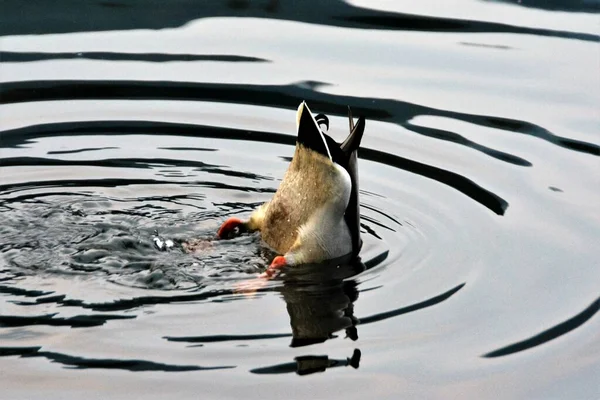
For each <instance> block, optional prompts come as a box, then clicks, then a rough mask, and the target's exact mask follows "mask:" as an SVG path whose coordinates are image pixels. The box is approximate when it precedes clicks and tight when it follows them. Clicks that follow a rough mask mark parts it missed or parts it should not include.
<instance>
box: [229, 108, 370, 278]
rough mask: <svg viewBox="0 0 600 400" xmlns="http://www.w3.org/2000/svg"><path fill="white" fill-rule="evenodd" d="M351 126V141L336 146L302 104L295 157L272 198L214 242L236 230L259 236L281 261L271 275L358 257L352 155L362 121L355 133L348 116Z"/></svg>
mask: <svg viewBox="0 0 600 400" xmlns="http://www.w3.org/2000/svg"><path fill="white" fill-rule="evenodd" d="M320 117H321V120H323V118H324V119H325V120H326V117H324V116H320ZM350 120H351V123H350V128H351V133H350V136H349V137H348V139H346V141H345V142H344V143H343V144H342V145H341V146H340V145H339V144H337V143H336V142H335V141H333V139H331V138H330V137H329V136H327V135H326V134H325V133H324V132H322V130H321V128H320V126H319V125H318V123H317V121H316V120H315V118H314V117H313V116H312V114H311V113H310V110H309V109H308V106H307V105H306V103H304V102H303V103H302V104H300V107H299V108H298V114H297V125H298V139H297V143H296V149H295V152H294V157H293V158H292V161H291V163H290V165H289V167H288V169H287V171H286V173H285V175H284V177H283V180H282V182H281V184H280V186H279V188H278V190H277V192H276V193H275V195H274V196H273V198H272V199H271V201H269V202H267V203H265V204H263V205H261V206H260V207H259V208H257V209H256V210H255V211H254V212H253V213H252V215H251V216H250V218H249V220H247V221H241V220H239V219H237V218H230V219H229V220H227V221H226V222H225V223H224V224H223V225H222V226H221V229H220V230H219V233H218V236H219V237H220V238H226V237H229V236H230V232H232V231H233V230H234V229H235V228H238V230H240V231H246V230H247V231H257V230H258V231H260V232H261V235H262V239H263V241H264V242H265V243H266V244H267V245H268V246H269V247H271V248H272V249H273V250H275V251H276V252H277V253H279V254H282V255H283V256H280V257H276V258H275V260H274V261H273V263H272V264H271V269H273V268H279V267H281V266H284V265H290V266H293V265H299V264H307V263H316V262H321V261H324V260H330V259H334V258H337V257H341V256H344V255H347V254H351V253H356V254H357V253H358V251H359V250H360V245H361V242H360V231H359V214H358V175H357V168H356V150H357V148H358V145H359V143H360V139H361V137H362V132H363V130H364V119H359V124H360V125H361V126H360V128H359V129H356V128H358V125H359V124H357V126H356V127H355V126H354V123H353V120H352V117H351V116H350ZM361 121H362V123H361ZM353 134H354V136H353ZM352 138H353V140H349V139H352ZM349 207H350V208H349Z"/></svg>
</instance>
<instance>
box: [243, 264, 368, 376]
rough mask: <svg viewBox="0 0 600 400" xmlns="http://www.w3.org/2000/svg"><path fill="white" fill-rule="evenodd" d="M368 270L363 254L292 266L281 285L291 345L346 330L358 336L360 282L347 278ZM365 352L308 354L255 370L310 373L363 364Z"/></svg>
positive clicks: (258, 371)
mask: <svg viewBox="0 0 600 400" xmlns="http://www.w3.org/2000/svg"><path fill="white" fill-rule="evenodd" d="M364 270H365V265H364V264H363V263H362V262H361V260H360V258H354V259H352V260H348V259H347V258H346V259H338V260H332V261H328V262H326V263H319V264H305V265H301V266H296V267H294V268H288V271H286V273H285V275H284V276H283V282H284V285H283V287H281V288H280V289H279V292H280V293H281V295H282V297H283V300H284V301H285V303H286V308H287V312H288V314H289V315H290V325H291V327H292V342H291V344H290V346H291V347H301V346H308V345H311V344H315V343H322V342H325V341H326V340H328V339H332V338H335V337H337V336H336V335H335V333H336V332H339V331H342V330H343V331H345V335H346V338H349V339H350V340H352V341H355V340H357V339H358V331H357V329H356V325H357V324H358V322H359V321H358V318H356V317H355V316H354V302H355V301H356V300H357V299H358V290H357V284H356V281H354V280H347V279H348V278H350V277H352V276H355V275H356V274H358V273H360V272H362V271H364ZM360 358H361V352H360V350H359V349H355V350H354V352H353V354H352V356H350V357H348V358H346V359H341V360H340V359H331V358H329V356H327V355H305V356H300V357H296V358H294V361H293V362H291V363H284V364H277V365H272V366H267V367H261V368H256V369H253V370H251V371H250V372H252V373H255V374H282V373H289V372H296V373H297V374H298V375H308V374H312V373H315V372H324V371H325V370H327V369H328V368H334V367H343V366H351V367H352V368H354V369H356V368H358V366H359V363H360Z"/></svg>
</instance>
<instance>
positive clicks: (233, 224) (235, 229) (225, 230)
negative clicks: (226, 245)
mask: <svg viewBox="0 0 600 400" xmlns="http://www.w3.org/2000/svg"><path fill="white" fill-rule="evenodd" d="M246 225H247V224H246V222H244V221H242V220H241V219H239V218H235V217H232V218H229V219H228V220H227V221H225V222H223V225H221V227H220V228H219V231H218V232H217V237H218V238H219V239H229V238H232V237H234V236H236V235H239V234H240V233H243V232H245V231H247V228H246Z"/></svg>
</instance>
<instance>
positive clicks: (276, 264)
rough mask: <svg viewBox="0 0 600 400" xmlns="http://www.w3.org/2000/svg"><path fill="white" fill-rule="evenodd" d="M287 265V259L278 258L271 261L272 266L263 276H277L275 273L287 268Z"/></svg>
mask: <svg viewBox="0 0 600 400" xmlns="http://www.w3.org/2000/svg"><path fill="white" fill-rule="evenodd" d="M286 265H287V261H286V260H285V257H283V256H277V257H275V258H274V259H273V261H271V265H269V268H267V270H266V271H265V272H264V274H263V275H266V276H268V277H271V276H273V275H275V273H276V272H277V271H279V270H280V269H281V268H283V267H285V266H286Z"/></svg>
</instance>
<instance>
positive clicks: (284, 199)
mask: <svg viewBox="0 0 600 400" xmlns="http://www.w3.org/2000/svg"><path fill="white" fill-rule="evenodd" d="M339 179H340V177H339V172H338V171H337V169H336V168H335V166H334V165H333V163H332V162H331V160H329V159H328V158H327V157H325V156H323V155H321V154H319V153H317V152H314V151H312V150H309V149H307V148H306V147H304V146H302V145H301V144H297V145H296V151H295V153H294V158H293V159H292V162H291V163H290V166H289V167H288V170H287V171H286V173H285V175H284V177H283V181H282V182H281V185H280V186H279V189H278V190H277V192H276V193H275V195H274V196H273V199H272V200H271V202H270V203H268V206H266V210H263V211H261V210H257V211H258V212H257V213H256V215H255V216H254V215H253V216H254V217H255V221H256V220H258V219H261V221H260V223H259V224H258V223H257V225H260V230H261V234H262V238H263V240H264V241H265V243H267V244H268V245H269V246H270V247H272V248H273V249H274V250H275V251H277V252H278V253H280V254H285V253H287V252H288V251H289V250H290V248H291V247H292V246H294V244H295V243H296V241H297V239H298V231H299V228H300V227H302V226H303V225H304V224H305V223H306V222H307V221H308V220H309V218H310V217H311V216H312V215H313V214H314V213H315V211H316V210H318V209H320V208H321V207H323V206H324V205H325V204H326V203H327V202H329V201H331V200H332V199H333V198H335V197H336V196H338V195H339ZM261 213H262V214H263V215H260V214H261ZM260 217H262V218H260Z"/></svg>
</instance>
